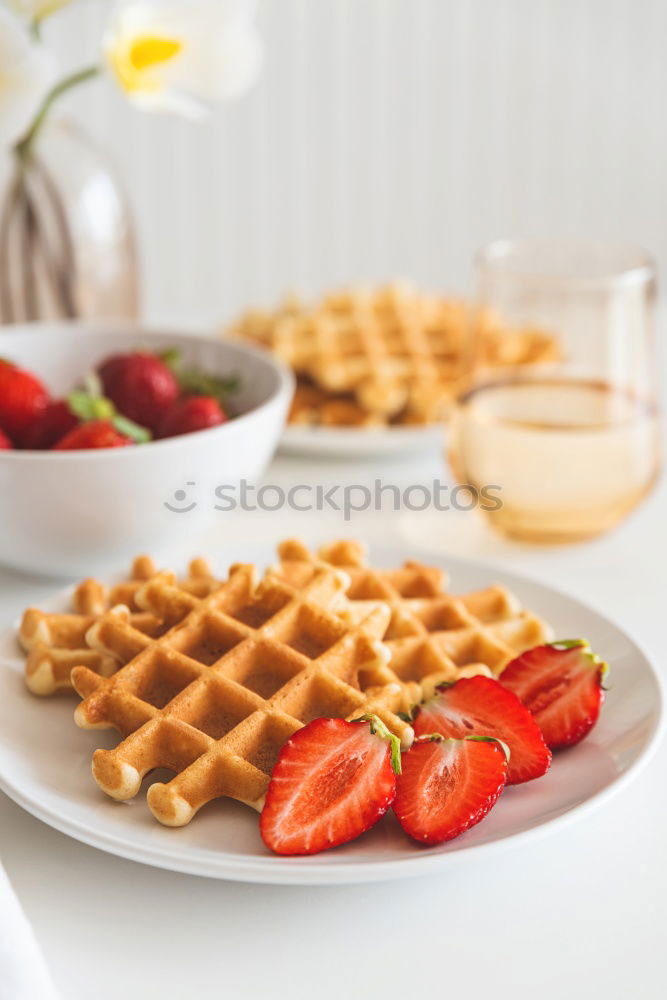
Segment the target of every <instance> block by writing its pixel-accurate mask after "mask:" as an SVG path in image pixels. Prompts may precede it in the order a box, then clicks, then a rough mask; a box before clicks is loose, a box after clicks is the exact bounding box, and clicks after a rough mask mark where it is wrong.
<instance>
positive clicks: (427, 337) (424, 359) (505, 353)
mask: <svg viewBox="0 0 667 1000" xmlns="http://www.w3.org/2000/svg"><path fill="white" fill-rule="evenodd" d="M229 332H230V334H231V335H232V336H237V337H241V338H243V339H246V340H252V341H255V342H258V343H260V344H262V345H263V346H265V347H267V348H269V349H270V350H271V351H273V352H274V353H275V354H277V355H278V356H279V357H280V358H281V359H282V360H283V361H284V362H286V363H287V364H288V365H290V366H291V367H292V368H293V370H294V371H295V372H296V374H297V376H298V387H297V393H296V397H295V401H294V405H293V407H292V411H291V415H290V421H291V422H293V423H300V424H323V425H329V426H358V427H364V426H378V425H383V424H388V423H391V424H394V423H397V424H428V423H434V422H436V421H438V420H440V419H442V418H443V417H444V416H445V415H446V413H447V410H448V408H449V406H450V404H451V402H452V400H453V398H454V397H455V395H456V393H457V390H458V389H459V388H460V386H461V384H462V383H461V380H462V378H463V377H464V376H466V375H467V374H469V371H470V369H471V367H472V366H477V367H484V366H487V365H491V366H493V365H524V364H533V363H536V362H540V361H549V360H553V359H554V358H556V357H558V350H557V346H556V342H555V339H554V338H553V337H552V336H550V335H549V334H546V333H544V332H542V331H539V330H533V329H528V328H525V329H509V328H506V327H504V326H502V325H501V324H500V323H499V322H498V320H497V319H495V318H494V317H493V316H492V315H491V314H490V313H488V312H482V311H479V310H473V308H472V307H471V306H470V305H469V304H468V303H466V302H464V301H458V300H451V299H445V298H442V297H441V296H436V295H427V294H425V293H423V292H419V291H417V290H416V289H415V288H413V287H412V286H410V285H408V284H405V283H395V284H392V285H388V286H386V287H381V288H377V289H371V290H364V289H352V290H350V291H347V292H342V293H339V294H335V295H329V296H326V297H325V298H324V299H322V300H321V301H320V302H319V303H317V304H316V305H314V306H312V307H307V306H305V305H303V304H302V303H301V302H300V301H299V300H298V299H296V298H290V299H288V300H287V301H286V302H285V303H283V305H282V306H280V307H279V308H278V309H277V310H275V311H274V312H261V311H258V310H253V311H251V312H249V313H247V314H246V315H245V316H243V317H241V319H240V320H239V321H238V323H237V324H236V325H235V326H234V327H232V329H231V330H230V331H229Z"/></svg>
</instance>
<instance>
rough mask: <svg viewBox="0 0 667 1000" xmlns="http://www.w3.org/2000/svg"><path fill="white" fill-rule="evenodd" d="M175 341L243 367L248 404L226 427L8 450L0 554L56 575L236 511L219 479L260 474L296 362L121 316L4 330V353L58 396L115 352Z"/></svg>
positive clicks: (190, 351) (220, 368) (94, 565)
mask: <svg viewBox="0 0 667 1000" xmlns="http://www.w3.org/2000/svg"><path fill="white" fill-rule="evenodd" d="M169 347H177V348H178V349H179V350H180V351H181V353H182V356H183V358H184V360H185V362H186V363H187V364H191V365H196V366H197V367H200V368H202V369H204V370H206V371H211V372H213V373H215V374H220V375H226V374H237V375H238V376H239V380H240V388H239V391H238V392H237V393H235V394H234V396H233V406H234V409H235V412H236V413H238V414H240V415H239V416H236V417H235V419H233V420H230V421H229V422H228V423H226V424H223V425H222V426H220V427H214V428H211V429H210V430H206V431H199V432H197V433H196V434H184V435H182V436H180V437H175V438H169V439H167V440H164V441H154V442H150V443H149V444H146V445H141V446H136V447H129V448H112V449H100V450H99V451H94V450H88V451H79V452H77V451H70V452H49V451H0V563H4V564H6V565H10V566H13V567H16V568H19V569H22V570H28V571H32V572H37V573H46V574H49V575H56V576H65V575H67V576H70V575H76V574H82V573H83V574H91V573H93V572H98V571H99V570H100V569H103V568H104V567H107V566H117V567H120V566H122V565H123V564H124V562H125V561H126V560H127V559H128V558H129V557H131V556H132V555H135V554H137V553H138V552H145V551H151V550H154V551H157V550H158V549H159V548H160V546H161V545H164V544H165V543H166V542H171V543H173V542H174V540H180V539H181V538H182V537H183V536H185V535H189V534H193V533H195V532H199V531H201V530H204V529H205V528H207V527H208V526H209V525H210V524H212V523H213V522H215V521H216V520H218V521H219V520H220V519H221V518H223V517H225V516H226V515H225V513H224V511H221V510H220V509H216V505H217V506H218V507H221V506H222V507H224V506H226V504H224V503H221V502H220V500H219V499H218V498H217V497H216V494H215V490H216V488H217V487H218V486H236V485H238V483H239V482H240V480H242V479H247V480H249V481H250V482H253V481H255V480H256V479H257V478H258V477H259V476H260V475H261V473H262V472H263V470H264V469H265V467H266V465H267V464H268V462H269V460H270V459H271V456H272V455H273V452H274V451H275V448H276V446H277V444H278V439H279V437H280V434H281V432H282V429H283V426H284V423H285V418H286V414H287V409H288V406H289V403H290V399H291V396H292V391H293V378H292V375H291V373H290V372H289V371H287V369H286V368H284V367H283V366H282V365H281V364H280V363H279V362H277V361H275V360H274V359H273V358H272V357H270V356H269V355H268V354H265V353H263V352H261V351H256V350H254V349H253V348H250V347H246V346H245V345H239V344H232V343H226V342H224V341H220V340H213V339H210V340H209V339H207V338H204V337H193V336H188V335H186V334H183V333H180V334H179V333H169V332H163V331H157V330H146V329H144V328H142V327H129V326H127V325H123V324H112V323H105V324H103V325H102V324H80V323H40V324H26V325H22V326H8V327H4V328H1V329H0V357H3V358H7V359H8V360H10V361H13V362H15V363H16V364H18V365H20V366H21V367H25V368H27V369H29V370H30V371H33V372H35V374H37V375H38V376H39V377H40V378H41V379H43V381H44V382H45V383H46V385H47V386H48V388H49V389H50V390H51V392H52V393H53V395H54V396H60V395H62V394H64V393H66V392H67V391H69V390H70V389H71V387H72V385H73V383H74V382H75V381H76V380H77V379H79V378H80V377H81V376H82V375H83V374H85V372H87V371H90V370H91V369H92V368H94V367H95V366H96V364H97V363H98V362H99V361H101V360H102V359H103V358H105V357H107V356H109V355H110V354H115V353H122V352H124V351H131V350H134V349H136V348H147V349H149V350H155V351H161V350H164V349H166V348H169ZM167 504H169V505H170V506H171V507H172V508H174V509H172V510H169V509H168V507H167V506H166V505H167ZM193 504H194V505H195V506H194V507H193V506H192V505H193ZM186 508H188V509H186Z"/></svg>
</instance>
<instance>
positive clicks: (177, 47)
mask: <svg viewBox="0 0 667 1000" xmlns="http://www.w3.org/2000/svg"><path fill="white" fill-rule="evenodd" d="M182 48H183V45H182V43H181V42H179V41H177V39H175V38H149V37H146V38H135V40H134V41H133V43H132V45H131V46H130V51H129V54H128V59H129V61H130V62H131V63H132V65H133V66H134V68H135V69H137V70H142V69H148V67H149V66H156V65H157V64H158V63H163V62H168V61H169V59H173V58H174V56H176V55H178V53H179V52H180V51H181V49H182Z"/></svg>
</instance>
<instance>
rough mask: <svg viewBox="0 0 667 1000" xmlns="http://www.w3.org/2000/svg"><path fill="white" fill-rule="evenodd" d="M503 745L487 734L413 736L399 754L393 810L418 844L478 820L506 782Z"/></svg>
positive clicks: (434, 841) (449, 834)
mask: <svg viewBox="0 0 667 1000" xmlns="http://www.w3.org/2000/svg"><path fill="white" fill-rule="evenodd" d="M508 756H509V754H508V753H507V751H506V748H505V747H504V746H503V744H502V743H500V742H499V741H498V740H494V739H489V738H488V737H486V736H465V737H464V738H463V739H462V740H447V739H444V738H443V737H442V736H440V735H438V734H434V735H433V736H422V737H420V738H419V739H418V740H415V742H414V743H413V745H412V747H411V748H410V750H408V752H407V753H405V754H403V758H402V762H401V763H402V774H401V775H400V777H399V778H398V780H397V783H396V798H395V800H394V812H395V813H396V816H397V818H398V822H399V823H400V824H401V826H402V827H403V829H404V830H405V832H406V833H407V834H409V835H410V836H411V837H414V839H415V840H418V841H419V842H420V844H442V843H443V841H445V840H452V839H453V838H454V837H458V835H459V834H460V833H463V832H464V831H465V830H468V829H470V827H471V826H474V825H475V824H476V823H479V821H480V820H481V819H483V818H484V817H485V816H486V814H487V813H488V811H489V809H491V808H492V807H493V806H494V805H495V804H496V802H497V801H498V796H499V795H500V793H501V792H502V790H503V788H504V787H505V779H506V776H507V758H508Z"/></svg>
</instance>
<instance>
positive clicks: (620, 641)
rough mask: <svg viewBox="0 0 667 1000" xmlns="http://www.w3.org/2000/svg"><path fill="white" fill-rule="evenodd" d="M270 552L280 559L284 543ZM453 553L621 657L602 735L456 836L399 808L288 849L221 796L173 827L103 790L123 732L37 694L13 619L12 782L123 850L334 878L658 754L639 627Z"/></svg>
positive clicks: (69, 830)
mask: <svg viewBox="0 0 667 1000" xmlns="http://www.w3.org/2000/svg"><path fill="white" fill-rule="evenodd" d="M265 555H266V561H267V562H269V561H270V560H271V553H269V552H267V553H265ZM373 556H374V561H375V562H376V563H377V564H378V565H386V566H391V565H398V564H399V563H400V562H402V561H403V560H404V559H406V558H421V559H422V560H424V561H431V562H434V561H435V560H433V559H432V558H431V557H430V556H429V555H428V553H421V554H420V553H417V552H415V551H414V550H407V549H406V548H405V547H400V546H394V547H392V548H385V549H383V550H382V551H375V552H374V553H373ZM246 558H247V554H246ZM446 565H447V568H448V569H449V570H450V572H451V576H452V588H453V589H454V590H455V591H464V590H470V589H475V588H479V587H483V586H486V585H488V584H489V583H491V582H493V581H496V582H499V583H504V584H506V585H507V586H508V587H510V588H511V589H512V590H514V591H515V592H516V593H517V594H518V595H519V597H520V598H521V599H522V600H523V601H524V602H525V603H526V604H527V605H528V606H529V607H531V608H532V609H534V610H535V611H537V612H538V613H539V614H541V615H543V616H544V617H545V618H546V619H548V620H549V621H550V622H551V623H552V624H553V626H554V628H555V630H556V635H557V636H560V637H561V638H568V637H573V636H585V637H586V638H587V639H589V640H590V642H591V643H592V645H593V647H594V648H595V649H596V650H597V651H598V652H599V653H600V654H602V655H604V657H605V658H606V659H607V660H608V661H609V663H610V665H611V676H610V683H611V690H610V691H609V693H608V695H607V699H606V702H605V705H604V707H603V710H602V715H601V718H600V721H599V723H598V725H597V726H596V728H595V729H594V730H593V732H592V733H591V735H590V736H589V737H588V738H587V739H586V740H584V741H583V742H582V743H581V744H579V745H578V746H577V747H574V748H573V749H571V750H568V751H565V752H562V753H560V754H557V755H555V757H554V763H553V766H552V768H551V770H550V771H549V772H548V773H547V775H546V776H545V777H544V778H541V779H540V780H538V781H535V782H531V783H529V784H527V785H522V786H519V787H516V788H509V789H507V790H506V791H505V792H504V793H503V795H502V798H501V800H500V802H499V803H498V805H497V806H496V807H495V808H494V810H493V811H492V812H491V813H490V815H489V816H488V817H487V818H486V819H485V820H484V821H483V822H482V823H480V824H479V825H478V826H476V827H475V828H474V829H473V830H471V831H469V832H468V833H466V834H464V835H463V836H461V837H459V838H458V839H456V840H454V841H451V842H450V843H449V844H447V845H443V846H442V847H436V848H423V847H420V846H419V845H417V844H415V843H413V842H411V841H409V840H408V839H407V838H406V837H405V836H404V835H403V834H402V832H401V830H400V828H399V827H398V825H397V823H396V822H395V821H394V819H393V816H391V815H390V816H386V817H385V818H384V819H383V820H382V821H381V822H380V823H379V824H378V826H377V827H375V828H374V829H373V830H371V831H370V832H369V833H367V834H366V835H364V836H363V837H361V838H360V839H359V840H357V841H354V842H353V843H351V844H348V845H346V846H344V847H342V848H338V849H337V850H333V851H329V852H325V853H323V854H320V855H316V856H314V857H310V858H280V857H276V856H274V855H272V854H270V853H269V851H268V850H266V848H265V847H264V846H263V844H262V841H261V839H260V836H259V830H258V822H257V815H256V813H254V812H253V811H251V810H250V809H248V808H247V807H245V806H242V805H240V804H239V803H236V802H232V801H219V802H214V803H210V804H209V805H207V806H205V807H204V809H202V811H201V812H200V813H199V814H198V815H197V816H196V817H195V818H194V820H193V821H192V822H191V823H190V824H189V825H188V826H186V827H183V828H182V829H168V828H166V827H163V826H160V825H159V824H158V823H157V822H156V821H155V820H154V819H153V817H152V815H151V813H150V812H149V810H148V807H147V805H146V802H145V797H144V795H143V794H141V795H139V796H137V798H136V799H135V800H134V801H133V802H129V803H117V802H114V801H112V800H111V799H109V798H107V797H106V796H104V795H103V793H102V792H101V791H99V789H98V788H97V786H96V785H95V783H94V781H93V779H92V777H91V774H90V760H91V755H92V751H93V750H94V749H95V748H96V747H98V746H102V745H103V746H106V747H110V746H113V745H114V743H115V742H116V736H115V734H113V733H111V732H110V733H99V732H82V731H81V730H79V729H77V728H76V726H75V725H74V723H73V721H72V711H73V707H74V704H75V698H74V697H69V696H63V697H56V698H53V699H38V698H35V697H33V696H31V695H30V694H29V693H28V692H27V690H26V689H25V688H24V685H23V680H22V676H21V674H22V660H21V657H20V656H19V654H18V650H17V647H16V645H15V640H14V632H13V630H11V631H10V630H8V631H6V632H5V633H4V634H3V635H2V636H0V732H1V733H2V744H1V745H0V788H2V789H3V790H4V791H5V792H6V793H7V794H8V795H9V796H10V797H11V798H12V799H14V800H15V801H16V802H17V803H18V804H19V805H21V806H23V808H25V809H27V810H28V811H29V812H31V813H33V815H35V816H37V817H38V818H39V819H41V820H43V821H44V822H46V823H48V824H50V825H51V826H53V827H55V828H56V829H57V830H61V831H62V832H63V833H66V834H68V835H69V836H71V837H74V838H76V839H78V840H81V841H83V842H84V843H86V844H90V845H92V846H93V847H98V848H100V849H102V850H105V851H109V852H110V853H111V854H117V855H120V856H121V857H124V858H130V859H133V860H135V861H140V862H143V863H145V864H150V865H155V866H157V867H160V868H168V869H171V870H173V871H179V872H187V873H190V874H194V875H206V876H210V877H214V878H226V879H235V880H238V881H247V882H265V883H283V884H311V885H323V884H332V883H337V884H344V883H350V882H371V881H375V880H380V879H388V878H399V877H404V876H409V875H420V874H426V873H428V872H432V871H435V870H438V869H443V868H446V867H447V866H450V865H456V864H459V863H460V862H461V861H462V860H463V859H464V858H473V857H475V856H478V855H479V854H480V853H482V852H488V851H491V850H497V849H499V848H501V847H507V846H509V845H515V846H519V845H520V844H521V843H522V842H523V841H525V840H527V839H529V838H531V837H535V836H536V835H538V834H541V833H544V832H547V831H549V830H551V831H553V830H556V829H557V828H558V827H559V826H562V825H563V824H565V823H567V822H569V821H570V820H573V819H575V818H576V817H577V816H583V815H584V813H585V812H586V810H587V809H590V808H591V807H592V806H594V805H596V804H598V805H599V804H600V803H601V802H603V801H604V800H605V799H607V798H608V797H609V796H610V795H612V794H613V793H614V792H616V791H618V790H620V788H621V787H622V786H623V785H624V784H625V783H626V782H627V781H629V780H630V779H631V777H633V776H634V775H636V774H637V772H638V770H639V767H640V765H642V764H645V763H646V761H647V760H648V758H649V755H650V752H651V750H652V749H653V748H654V747H655V745H656V743H657V741H658V735H659V734H658V731H659V729H660V722H661V714H662V695H661V685H660V681H659V679H658V675H657V673H656V671H655V670H654V668H653V667H652V666H651V663H650V662H649V660H648V659H647V657H646V656H645V655H644V653H642V651H641V650H640V649H639V648H638V647H637V645H636V644H635V643H634V642H633V641H632V639H630V638H629V637H628V636H627V635H626V634H625V633H624V632H623V631H622V630H621V629H620V628H619V627H618V626H616V625H614V624H613V623H612V622H610V621H608V620H607V619H606V618H604V617H603V616H602V615H601V614H599V613H598V612H596V611H594V610H592V609H591V608H589V607H586V606H585V605H584V604H581V603H580V602H579V601H576V600H574V599H573V598H571V597H568V596H567V595H565V594H562V593H559V592H558V591H555V590H552V589H551V588H550V587H547V586H544V585H542V584H539V583H536V582H533V581H532V580H528V579H526V578H524V577H520V576H516V575H514V574H512V573H505V572H501V571H499V570H496V569H490V568H489V567H485V566H482V565H476V564H472V563H468V562H465V561H462V560H458V559H448V560H446ZM66 603H67V592H61V593H60V594H59V595H57V596H56V597H55V598H54V600H53V602H52V603H51V605H50V607H51V609H52V610H58V609H63V608H64V607H65V605H66ZM148 783H149V782H148Z"/></svg>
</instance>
